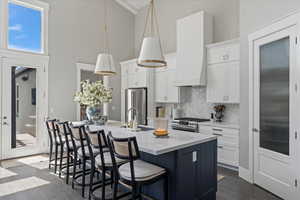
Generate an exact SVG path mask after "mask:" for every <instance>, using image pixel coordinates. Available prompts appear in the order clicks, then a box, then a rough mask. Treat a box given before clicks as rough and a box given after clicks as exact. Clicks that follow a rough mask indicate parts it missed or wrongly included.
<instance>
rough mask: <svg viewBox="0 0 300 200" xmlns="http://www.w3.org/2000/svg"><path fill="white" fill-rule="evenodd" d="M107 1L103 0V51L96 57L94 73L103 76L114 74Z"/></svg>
mask: <svg viewBox="0 0 300 200" xmlns="http://www.w3.org/2000/svg"><path fill="white" fill-rule="evenodd" d="M106 4H107V2H106V0H104V12H103V13H104V51H103V53H100V54H99V55H98V58H97V62H96V67H95V74H100V75H103V76H112V75H115V74H116V68H115V63H114V59H113V56H112V54H111V53H110V47H109V37H108V25H107V5H106Z"/></svg>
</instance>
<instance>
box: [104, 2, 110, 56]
mask: <svg viewBox="0 0 300 200" xmlns="http://www.w3.org/2000/svg"><path fill="white" fill-rule="evenodd" d="M107 15H108V8H107V0H104V53H107V54H110V47H109V46H110V44H109V35H108V23H107Z"/></svg>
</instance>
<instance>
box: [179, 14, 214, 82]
mask: <svg viewBox="0 0 300 200" xmlns="http://www.w3.org/2000/svg"><path fill="white" fill-rule="evenodd" d="M212 38H213V19H212V17H211V16H209V15H208V14H206V13H204V12H203V11H201V12H198V13H195V14H193V15H190V16H188V17H185V18H182V19H179V20H177V70H176V85H177V86H197V85H198V86H199V85H202V86H203V85H206V48H205V46H206V45H207V44H210V43H212Z"/></svg>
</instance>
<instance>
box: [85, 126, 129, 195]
mask: <svg viewBox="0 0 300 200" xmlns="http://www.w3.org/2000/svg"><path fill="white" fill-rule="evenodd" d="M87 130H88V135H87V133H86V132H85V134H86V137H87V138H89V139H88V144H89V143H91V144H90V145H88V146H92V145H93V146H98V147H99V150H100V154H99V155H96V156H95V157H92V159H91V161H92V162H91V177H94V174H95V172H100V173H101V176H102V180H101V182H99V183H100V184H97V183H94V179H90V189H89V199H99V197H97V196H96V195H95V191H96V190H97V189H99V188H101V189H102V192H101V199H102V200H105V199H106V198H105V196H106V195H105V194H106V186H107V185H109V184H111V185H112V184H114V180H115V178H114V177H115V176H116V175H117V171H116V170H115V168H114V167H113V163H112V157H111V153H110V152H109V149H108V143H107V139H106V135H105V132H104V130H97V131H91V130H89V128H87ZM89 150H90V153H93V152H92V149H91V148H89ZM126 162H128V160H123V159H115V163H116V166H120V165H122V164H124V163H126ZM108 173H109V175H110V177H109V179H107V178H106V176H107V174H108ZM129 194H130V193H125V194H122V195H120V196H118V197H114V199H120V198H123V197H125V196H128V195H129Z"/></svg>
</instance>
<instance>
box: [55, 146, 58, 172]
mask: <svg viewBox="0 0 300 200" xmlns="http://www.w3.org/2000/svg"><path fill="white" fill-rule="evenodd" d="M57 159H58V145H57V144H55V160H54V173H55V174H56V171H57Z"/></svg>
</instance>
